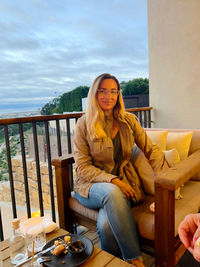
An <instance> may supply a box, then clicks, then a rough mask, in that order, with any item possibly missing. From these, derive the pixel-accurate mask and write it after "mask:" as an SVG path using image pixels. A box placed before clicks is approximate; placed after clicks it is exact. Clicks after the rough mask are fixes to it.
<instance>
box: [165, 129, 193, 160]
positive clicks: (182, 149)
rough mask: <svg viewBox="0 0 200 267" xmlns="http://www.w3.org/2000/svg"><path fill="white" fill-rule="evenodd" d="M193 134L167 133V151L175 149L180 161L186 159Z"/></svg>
mask: <svg viewBox="0 0 200 267" xmlns="http://www.w3.org/2000/svg"><path fill="white" fill-rule="evenodd" d="M192 134H193V132H169V133H168V136H167V150H170V149H172V148H176V149H177V151H178V154H179V156H180V160H183V159H185V158H187V156H188V152H189V149H190V143H191V139H192Z"/></svg>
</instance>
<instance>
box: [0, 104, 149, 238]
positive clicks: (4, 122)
mask: <svg viewBox="0 0 200 267" xmlns="http://www.w3.org/2000/svg"><path fill="white" fill-rule="evenodd" d="M151 109H152V107H145V108H132V109H127V111H129V112H131V113H134V114H135V115H136V116H137V117H138V119H139V121H140V123H141V125H142V126H143V127H145V128H150V127H151ZM82 115H83V113H82V112H80V113H69V114H62V115H50V116H34V117H23V118H8V119H0V130H1V131H3V132H4V139H5V145H6V154H7V165H8V173H9V182H10V194H11V202H12V212H13V218H17V207H16V198H15V188H14V180H13V171H12V161H11V157H12V156H11V154H12V153H11V146H10V138H11V136H12V133H11V132H10V131H9V126H10V125H17V127H18V134H19V139H20V140H19V141H20V147H21V157H22V165H23V179H24V186H25V195H26V209H27V217H28V218H30V217H31V204H30V198H29V181H28V175H27V158H26V153H25V144H24V127H25V125H27V124H31V128H32V133H33V144H34V154H35V161H36V172H37V184H38V196H39V208H40V215H41V216H43V215H44V205H43V196H42V186H41V172H40V158H39V148H38V134H37V127H38V125H42V127H43V128H44V134H45V139H46V152H47V163H48V173H49V174H48V175H49V186H50V198H51V213H52V220H53V221H55V222H56V212H55V203H54V190H53V175H52V165H51V155H52V153H51V147H50V134H49V122H50V121H55V123H56V127H55V132H56V137H57V155H58V156H62V144H61V130H60V120H65V123H66V134H65V135H66V138H67V151H68V153H72V140H71V129H70V121H71V120H75V121H77V120H78V118H79V117H81V116H82ZM2 220H3V218H2ZM1 226H2V224H1V213H0V231H1V233H0V238H1V240H3V229H2V227H1Z"/></svg>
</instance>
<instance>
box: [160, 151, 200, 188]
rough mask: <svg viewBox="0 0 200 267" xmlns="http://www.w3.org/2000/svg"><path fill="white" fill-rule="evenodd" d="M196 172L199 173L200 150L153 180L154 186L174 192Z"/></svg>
mask: <svg viewBox="0 0 200 267" xmlns="http://www.w3.org/2000/svg"><path fill="white" fill-rule="evenodd" d="M198 171H200V150H197V151H195V152H194V153H192V154H191V155H190V156H189V157H188V158H186V159H184V160H182V161H180V162H178V163H177V164H176V165H174V166H173V167H172V168H170V169H168V170H167V171H163V172H161V173H160V174H159V175H158V176H157V178H156V179H155V186H161V187H163V188H165V189H168V190H170V191H175V190H176V189H177V188H179V187H180V186H181V185H182V184H184V183H185V182H187V181H188V180H189V179H190V178H191V177H192V176H194V175H195V174H196V173H197V172H198Z"/></svg>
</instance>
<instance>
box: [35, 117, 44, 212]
mask: <svg viewBox="0 0 200 267" xmlns="http://www.w3.org/2000/svg"><path fill="white" fill-rule="evenodd" d="M32 125H33V141H34V149H35V162H36V171H37V182H38V196H39V205H40V216H44V208H43V198H42V186H41V174H40V160H39V151H38V140H37V127H36V122H33V123H32Z"/></svg>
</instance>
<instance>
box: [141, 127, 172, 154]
mask: <svg viewBox="0 0 200 267" xmlns="http://www.w3.org/2000/svg"><path fill="white" fill-rule="evenodd" d="M146 133H147V135H148V137H149V138H150V139H151V142H152V143H153V145H158V146H159V147H160V148H161V149H162V150H166V145H167V134H168V131H167V130H165V131H146Z"/></svg>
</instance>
